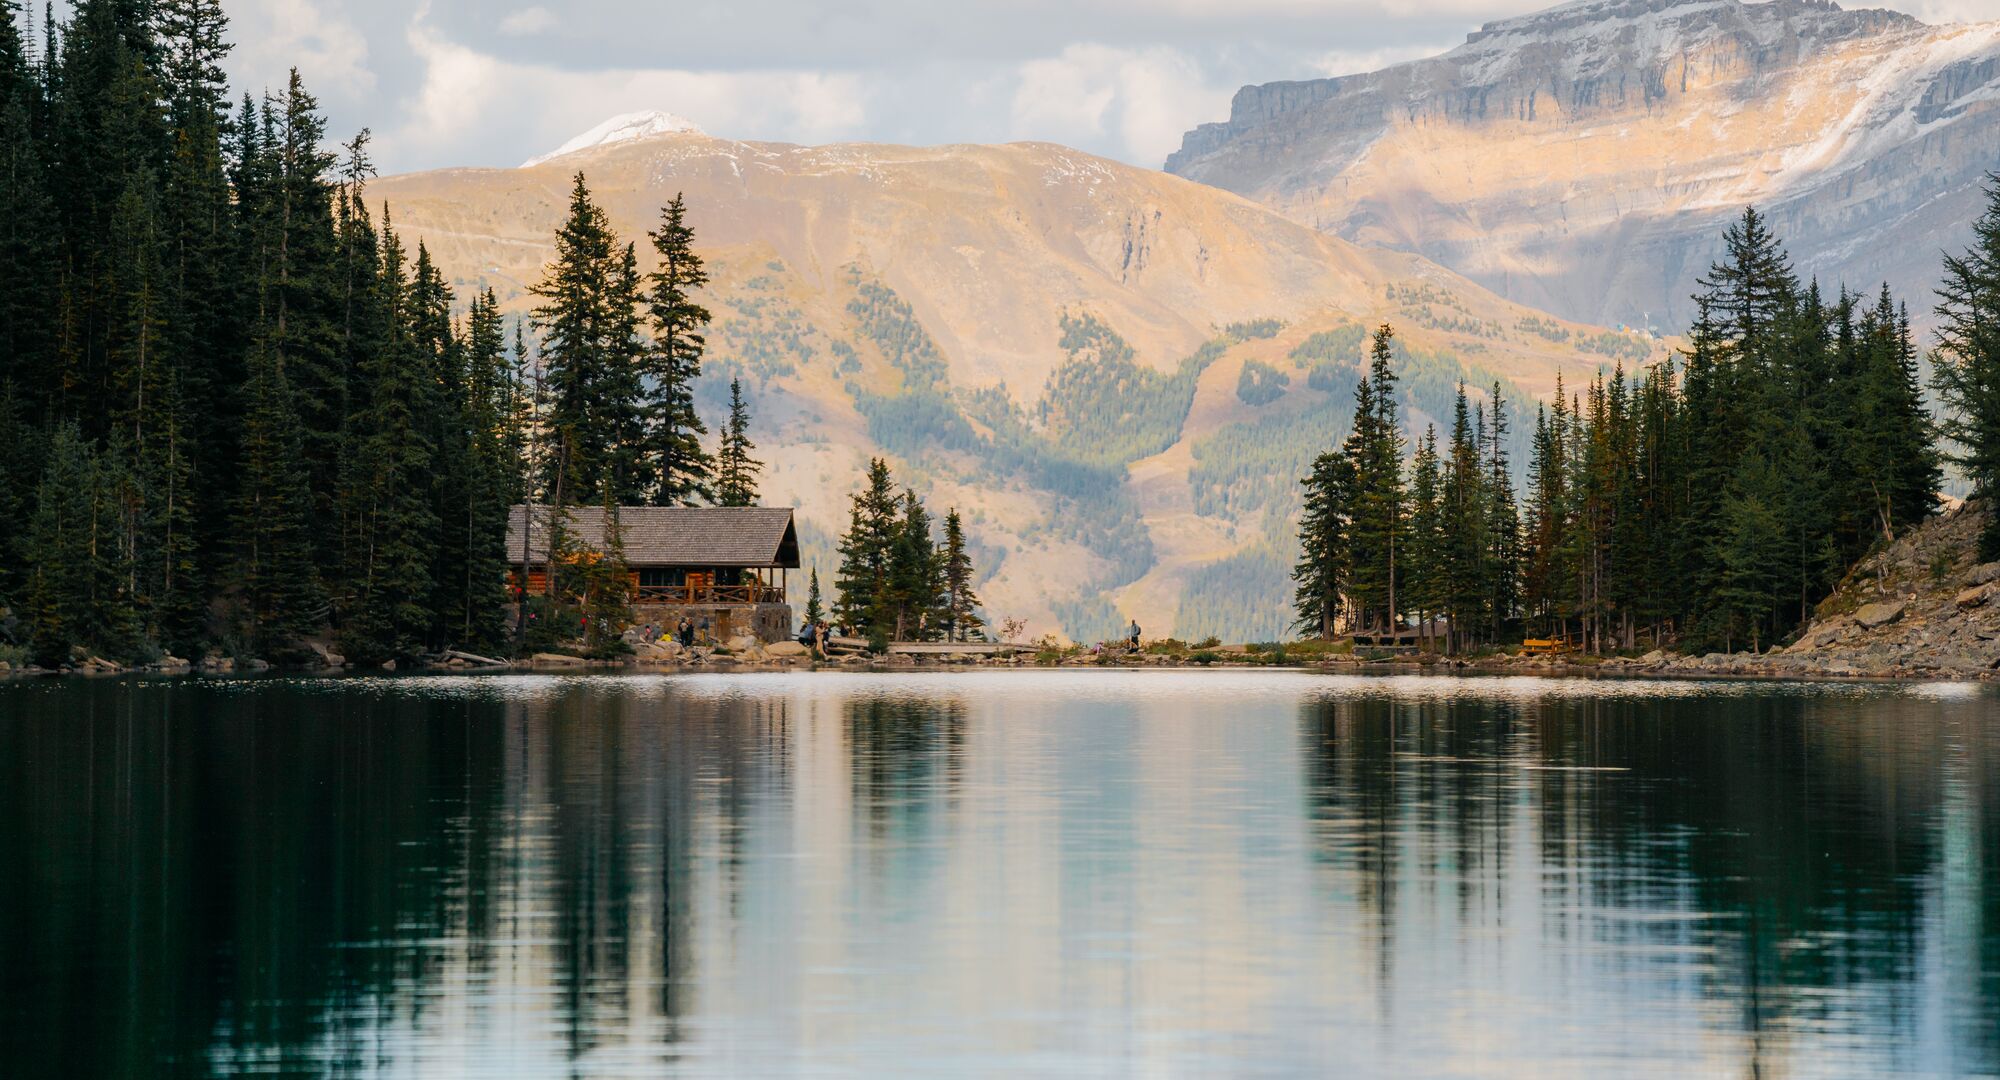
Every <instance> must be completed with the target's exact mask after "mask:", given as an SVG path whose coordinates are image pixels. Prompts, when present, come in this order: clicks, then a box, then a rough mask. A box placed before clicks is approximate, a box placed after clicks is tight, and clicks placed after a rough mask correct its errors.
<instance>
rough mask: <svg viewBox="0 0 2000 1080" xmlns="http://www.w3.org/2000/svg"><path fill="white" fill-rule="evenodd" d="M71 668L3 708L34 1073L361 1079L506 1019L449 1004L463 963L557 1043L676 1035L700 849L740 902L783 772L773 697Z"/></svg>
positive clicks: (2, 1028)
mask: <svg viewBox="0 0 2000 1080" xmlns="http://www.w3.org/2000/svg"><path fill="white" fill-rule="evenodd" d="M61 690H62V692H61V693H60V694H59V695H58V694H49V695H46V696H45V697H34V696H30V695H23V694H15V695H13V696H11V697H10V698H9V699H8V701H7V707H8V708H9V709H10V713H9V716H8V721H7V722H6V723H4V724H0V845H4V846H0V853H4V854H5V856H6V857H7V858H9V859H10V861H11V862H12V863H13V867H12V868H11V870H10V874H9V877H10V879H11V881H10V887H8V888H4V889H0V925H4V926H6V927H7V928H8V929H7V930H6V931H5V932H4V933H0V1001H4V1002H5V1003H7V1006H8V1007H7V1010H5V1011H4V1012H0V1060H4V1061H6V1062H7V1063H8V1064H7V1070H8V1071H10V1072H11V1071H12V1070H14V1069H17V1068H18V1069H20V1070H21V1071H22V1073H23V1074H25V1075H79V1076H81V1075H103V1076H111V1075H159V1074H163V1073H164V1074H188V1075H200V1074H206V1073H209V1072H212V1071H238V1070H243V1069H257V1070H270V1071H308V1072H347V1071H359V1070H367V1069H369V1068H372V1067H379V1066H380V1065H382V1064H384V1063H385V1062H383V1061H382V1060H381V1059H380V1058H379V1057H378V1055H380V1054H381V1053H383V1050H382V1043H383V1040H384V1038H385V1037H389V1036H392V1035H393V1034H394V1033H395V1031H397V1030H405V1031H414V1030H416V1029H419V1028H421V1027H423V1026H425V1025H435V1024H438V1023H447V1022H467V1023H472V1024H475V1025H476V1024H478V1023H481V1022H484V1023H486V1024H488V1025H504V1024H507V1023H510V1022H511V1021H510V1020H509V1019H508V1018H506V1017H491V1016H488V1017H484V1018H483V1019H482V1018H478V1017H475V1018H473V1019H471V1020H464V1019H463V1018H460V1019H459V1020H453V1019H451V1018H450V1017H447V1016H445V1015H443V1014H445V1013H447V1012H449V1010H448V1009H446V1008H445V1006H446V1005H447V1004H448V1000H447V999H448V998H449V997H450V994H448V993H444V992H441V989H440V988H441V987H443V986H446V985H451V984H453V983H454V982H455V983H456V984H457V985H459V986H463V985H465V984H466V983H467V982H478V983H482V984H486V985H488V986H489V987H490V986H491V985H494V984H497V985H498V986H500V987H503V988H511V990H510V992H512V993H514V994H516V995H548V996H550V997H552V999H553V1000H552V1002H551V1003H552V1005H553V1006H554V1007H555V1008H556V1011H557V1013H558V1014H559V1015H560V1016H561V1017H562V1020H563V1022H564V1024H565V1025H566V1027H567V1031H566V1036H567V1038H568V1041H569V1051H570V1053H571V1054H572V1055H580V1054H583V1053H585V1052H587V1051H589V1050H590V1049H591V1048H592V1047H593V1046H595V1045H597V1044H598V1042H599V1040H600V1039H601V1038H606V1037H610V1036H611V1035H613V1034H615V1033H621V1032H622V1030H623V1029H625V1028H626V1027H627V1026H628V1025H632V1024H638V1023H644V1024H645V1025H646V1030H645V1031H644V1032H643V1033H642V1034H643V1036H644V1037H645V1038H646V1039H648V1040H651V1041H654V1042H658V1043H668V1042H671V1041H672V1040H674V1039H676V1038H678V1037H679V1035H680V1031H679V1027H678V1023H679V1018H680V1017H682V1016H683V1015H685V1014H686V1012H687V1011H688V1009H689V1008H690V1006H691V1002H690V1001H689V1000H688V988H689V987H690V986H692V984H693V979H692V972H691V969H692V965H693V962H694V961H693V956H694V954H693V945H692V938H693V929H694V928H693V923H694V922H695V920H696V918H697V909H696V905H697V903H698V902H700V898H698V897H697V896H695V895H694V894H693V893H692V891H691V888H690V886H689V885H688V883H689V882H691V881H693V880H694V879H695V878H696V876H697V875H696V874H695V873H694V872H693V871H692V869H691V864H692V863H693V862H694V861H696V860H699V859H713V860H716V861H718V862H719V863H720V864H721V868H720V871H719V872H717V873H712V874H709V875H705V877H706V879H707V880H709V881H712V882H715V883H717V884H718V885H719V887H720V888H721V889H722V890H723V896H722V898H721V899H722V902H723V903H727V904H732V905H733V904H734V902H735V896H734V893H735V889H736V881H737V876H738V875H737V866H738V862H739V859H740V842H741V836H742V833H743V829H742V828H741V819H742V815H743V813H744V808H745V806H746V804H747V803H748V802H749V801H751V800H754V799H756V798H757V797H759V796H758V790H757V789H760V788H771V789H775V788H778V787H781V786H782V785H783V784H785V783H786V782H787V780H786V773H785V769H786V765H785V762H784V760H783V756H782V754H777V755H776V760H773V756H774V753H775V749H774V748H779V747H782V746H783V745H784V742H785V740H786V739H787V737H788V736H787V733H786V730H785V728H786V718H785V714H784V705H783V704H782V703H775V704H773V703H765V704H762V705H751V704H749V703H745V702H740V701H732V700H697V701H683V700H668V699H644V698H638V697H628V696H620V695H617V694H605V693H603V692H586V691H575V692H569V691H566V692H564V693H563V694H561V695H560V696H558V697H557V698H555V699H553V700H551V701H547V702H537V703H532V704H522V703H507V702H504V701H502V700H500V699H498V698H494V697H483V696H478V697H470V698H454V699H432V700H427V699H424V698H421V697H416V696H406V695H401V694H398V695H393V696H392V695H383V696H380V697H374V696H369V695H366V694H360V693H353V692H332V693H319V692H314V691H313V690H311V689H304V690H301V689H297V688H284V687H268V688H265V689H261V690H255V691H251V690H245V689H244V688H243V687H242V686H241V685H240V684H238V685H235V686H217V685H215V684H182V685H179V686H178V687H176V688H174V689H168V688H167V687H165V686H163V685H160V684H152V685H150V686H146V687H144V688H140V687H137V686H135V685H134V684H133V683H131V682H117V683H98V684H89V685H85V686H78V685H76V684H73V683H71V684H66V685H64V686H62V688H61ZM16 706H21V707H19V708H16ZM551 981H552V982H553V984H554V985H552V986H551V985H546V984H547V983H548V982H551ZM502 996H505V995H502ZM486 1002H487V996H486V995H485V994H475V995H474V996H473V997H472V998H471V999H470V1004H471V1006H472V1008H473V1009H475V1010H477V1009H481V1008H484V1007H485V1005H486ZM641 1002H643V1003H644V1006H643V1007H641V1005H640V1003H641Z"/></svg>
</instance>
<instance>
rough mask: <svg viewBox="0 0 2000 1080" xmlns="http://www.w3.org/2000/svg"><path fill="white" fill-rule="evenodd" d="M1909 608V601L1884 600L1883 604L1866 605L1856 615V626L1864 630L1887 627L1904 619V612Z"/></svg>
mask: <svg viewBox="0 0 2000 1080" xmlns="http://www.w3.org/2000/svg"><path fill="white" fill-rule="evenodd" d="M1909 607H1910V604H1909V601H1907V600H1884V601H1882V602H1881V603H1876V604H1866V605H1863V606H1862V608H1861V610H1859V611H1857V612H1855V613H1854V624H1855V625H1856V626H1859V627H1861V628H1862V629H1863V630H1874V629H1876V628H1878V627H1883V626H1887V625H1889V624H1890V623H1892V622H1895V621H1896V620H1897V619H1900V618H1902V617H1903V612H1905V611H1907V610H1909Z"/></svg>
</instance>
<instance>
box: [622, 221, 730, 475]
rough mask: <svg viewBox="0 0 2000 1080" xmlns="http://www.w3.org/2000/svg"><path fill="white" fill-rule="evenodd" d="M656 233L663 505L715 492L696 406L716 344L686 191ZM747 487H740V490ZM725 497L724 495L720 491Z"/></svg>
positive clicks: (655, 448) (650, 311) (649, 307)
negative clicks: (697, 388)
mask: <svg viewBox="0 0 2000 1080" xmlns="http://www.w3.org/2000/svg"><path fill="white" fill-rule="evenodd" d="M649 235H650V236H651V237H652V241H653V251H654V253H655V254H656V255H658V257H659V266H658V267H657V268H655V269H654V270H653V272H652V273H651V274H649V275H647V278H646V282H647V286H648V287H647V291H646V297H645V302H646V313H647V315H648V317H649V318H650V319H651V320H652V326H653V344H652V348H651V349H649V350H648V351H647V353H646V372H647V374H648V375H650V376H652V380H653V386H652V390H651V394H650V400H649V401H648V403H647V407H646V413H647V415H646V436H645V437H646V467H647V471H648V473H649V474H650V485H651V488H652V496H653V502H654V504H655V505H658V506H683V505H691V504H693V503H694V502H695V501H696V500H698V499H701V498H704V497H706V496H707V495H708V491H709V484H710V480H711V477H712V474H713V473H714V471H715V463H714V462H713V461H712V460H710V458H709V456H708V453H707V451H705V450H703V449H702V446H701V437H702V436H703V435H705V434H707V433H708V429H707V428H706V427H704V426H703V425H702V422H701V417H699V416H697V415H696V414H695V408H694V381H695V379H697V378H699V377H700V375H701V358H702V352H703V350H705V349H706V348H707V345H708V342H707V339H706V338H705V337H703V335H702V330H703V328H705V327H706V326H707V325H708V321H709V313H708V309H707V308H705V307H703V306H701V304H699V303H697V302H696V301H695V299H694V297H695V293H697V292H698V291H700V290H701V289H702V288H703V287H704V286H706V285H707V284H708V271H707V269H706V268H704V267H703V265H702V260H701V256H700V255H699V254H697V253H696V252H695V250H694V230H693V229H692V228H690V227H689V226H688V224H687V204H686V203H685V202H684V201H683V200H682V198H681V196H680V195H679V194H676V195H675V196H674V201H672V202H670V203H668V204H667V205H666V206H663V207H661V208H660V227H659V228H657V229H655V230H653V232H652V233H650V234H649ZM725 449H726V446H725ZM739 479H740V478H739ZM740 493H741V489H740V487H739V488H738V489H736V490H735V491H733V492H732V494H740ZM717 498H718V501H720V500H721V496H720V495H719V494H718V496H717ZM722 505H725V506H731V505H748V504H747V503H729V502H723V503H722Z"/></svg>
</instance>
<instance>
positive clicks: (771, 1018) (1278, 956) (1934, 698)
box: [0, 672, 2000, 1077]
mask: <svg viewBox="0 0 2000 1080" xmlns="http://www.w3.org/2000/svg"><path fill="white" fill-rule="evenodd" d="M0 867H4V868H5V870H4V874H5V887H4V888H0V1075H4V1076H9V1077H16V1076H31V1077H33V1076H64V1077H72V1076H74V1077H92V1076H107V1077H108V1076H155V1075H205V1074H245V1073H267V1072H286V1073H295V1074H296V1073H304V1074H329V1075H365V1076H459V1075H476V1076H491V1075H531V1076H544V1075H546V1076H618V1075H629V1076H656V1075H660V1074H662V1073H668V1074H688V1075H711V1074H726V1075H750V1076H788V1075H807V1076H824V1075H849V1074H867V1075H883V1074H897V1075H910V1076H939V1075H956V1074H975V1075H994V1074H1039V1075H1107V1074H1109V1075H1124V1074H1133V1073H1139V1074H1146V1075H1162V1076H1166V1075H1190V1074H1199V1075H1227V1076H1243V1075H1301V1074H1329V1073H1337V1074H1342V1075H1361V1076H1398V1077H1401V1076H1472V1075H1502V1076H1524V1077H1526V1076H1686V1075H1715V1076H1728V1077H1752V1076H1755V1077H1819V1076H1840V1075H1883V1074H1890V1075H1924V1076H1933V1075H1934V1076H1962V1075H1977V1074H1993V1073H1996V1072H2000V696H1996V695H1995V694H1994V693H1993V692H1992V691H1990V690H1980V689H1975V688H1970V687H1964V686H1949V685H1940V686H1913V687H1881V686H1869V687H1862V686H1827V685H1820V686H1786V685H1749V684H1711V683H1642V682H1608V681H1605V682H1598V681H1582V680H1571V681H1555V680H1543V679H1498V678H1496V679H1450V678H1429V677H1407V678H1352V677H1328V676H1319V675H1311V674H1304V673H1291V672H1259V673H1245V674H1236V673H1227V672H1185V673H1183V672H1138V673H1131V674H1124V675H1120V674H1108V673H1098V672H1081V673H1068V672H1061V673H1025V672H1023V673H1016V672H1006V673H994V674H938V675H904V676H870V675H854V674H816V675H804V674H801V675H745V676H721V675H717V676H690V677H661V678H647V677H635V678H609V677H601V678H555V677H489V678H405V679H374V678H355V679H346V680H326V681H312V680H288V679H258V680H251V679H245V680H230V681H223V680H205V681H204V680H187V679H161V680H141V679H124V680H117V681H95V682H93V681H76V680H66V681H57V680H40V681H33V682H18V681H17V682H14V683H8V684H0Z"/></svg>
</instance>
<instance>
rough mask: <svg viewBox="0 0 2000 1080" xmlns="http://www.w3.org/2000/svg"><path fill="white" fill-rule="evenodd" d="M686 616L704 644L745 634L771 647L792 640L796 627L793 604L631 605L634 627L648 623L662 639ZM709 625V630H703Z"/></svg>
mask: <svg viewBox="0 0 2000 1080" xmlns="http://www.w3.org/2000/svg"><path fill="white" fill-rule="evenodd" d="M683 616H685V617H687V618H690V619H693V620H694V624H695V627H696V633H697V635H698V636H699V637H700V638H701V640H703V641H710V642H722V641H728V640H729V639H730V638H733V637H736V636H738V635H742V634H748V635H750V636H751V637H754V638H756V639H757V640H758V641H761V642H764V643H765V644H770V643H771V642H773V641H784V640H785V639H787V638H789V637H791V636H792V634H793V633H794V632H795V631H796V629H797V627H796V626H795V625H794V624H793V622H792V606H791V605H790V604H634V605H632V625H634V626H644V625H646V624H647V623H652V624H653V625H655V626H657V627H659V628H660V636H661V637H666V636H667V635H669V634H672V633H673V631H674V627H675V626H676V625H677V624H679V623H680V621H681V618H682V617H683ZM704 621H706V622H707V623H708V628H707V629H706V630H702V629H700V628H701V625H702V623H703V622H704Z"/></svg>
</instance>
